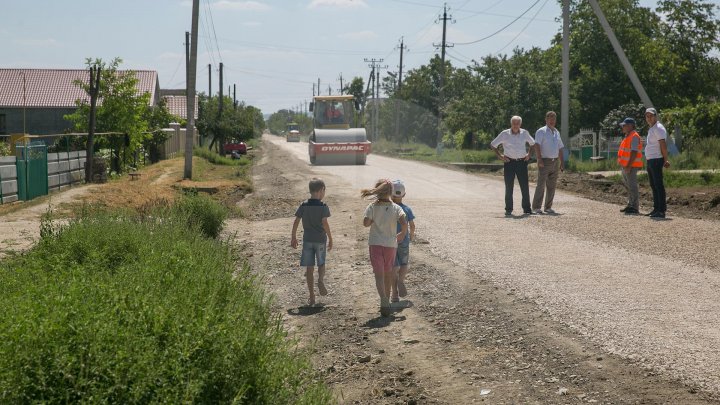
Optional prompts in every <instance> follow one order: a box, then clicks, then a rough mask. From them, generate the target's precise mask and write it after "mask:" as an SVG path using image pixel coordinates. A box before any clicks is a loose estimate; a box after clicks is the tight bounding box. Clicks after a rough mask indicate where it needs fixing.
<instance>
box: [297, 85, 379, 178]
mask: <svg viewBox="0 0 720 405" xmlns="http://www.w3.org/2000/svg"><path fill="white" fill-rule="evenodd" d="M357 110H358V108H357V105H356V104H355V102H354V100H353V96H352V95H342V96H315V97H314V98H313V102H312V103H310V111H312V112H313V131H312V134H310V139H309V141H308V142H309V145H308V152H309V154H310V163H312V164H316V165H331V164H336V165H364V164H365V161H366V160H367V155H368V154H369V153H370V142H369V141H368V140H367V134H366V133H365V128H359V127H358V125H357V122H358V119H359V118H358V117H357V114H356V112H357Z"/></svg>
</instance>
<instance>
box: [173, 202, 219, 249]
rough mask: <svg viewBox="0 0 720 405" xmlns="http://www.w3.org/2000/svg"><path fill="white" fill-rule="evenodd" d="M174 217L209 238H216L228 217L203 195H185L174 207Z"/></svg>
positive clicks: (215, 203) (217, 205)
mask: <svg viewBox="0 0 720 405" xmlns="http://www.w3.org/2000/svg"><path fill="white" fill-rule="evenodd" d="M174 210H175V217H177V218H181V219H182V220H183V221H184V222H185V223H186V224H187V225H188V226H189V227H190V228H191V229H195V230H198V231H200V232H202V234H203V235H205V236H207V237H209V238H217V237H218V235H220V231H222V229H223V224H224V222H225V219H226V218H227V216H228V211H227V209H226V208H225V207H224V206H223V205H222V204H220V203H219V202H217V201H215V200H213V199H212V198H211V197H209V196H207V195H205V194H198V193H186V194H185V195H183V197H182V198H180V200H179V201H178V202H177V204H176V205H175V207H174Z"/></svg>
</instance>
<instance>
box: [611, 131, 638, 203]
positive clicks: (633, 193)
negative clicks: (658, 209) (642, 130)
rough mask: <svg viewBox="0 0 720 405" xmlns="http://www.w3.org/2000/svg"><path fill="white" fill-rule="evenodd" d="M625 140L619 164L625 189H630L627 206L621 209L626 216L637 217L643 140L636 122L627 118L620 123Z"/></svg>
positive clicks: (619, 149) (618, 159) (619, 153)
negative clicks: (638, 178) (638, 177)
mask: <svg viewBox="0 0 720 405" xmlns="http://www.w3.org/2000/svg"><path fill="white" fill-rule="evenodd" d="M620 126H621V127H622V132H623V134H625V138H624V139H623V140H622V142H620V147H619V148H618V158H617V161H618V164H619V165H620V168H621V170H620V172H621V173H622V176H623V181H624V183H625V187H626V188H627V189H628V194H629V195H628V203H627V206H626V207H625V208H623V209H621V210H620V211H621V212H624V213H625V215H637V214H639V213H640V192H639V190H638V182H637V173H638V170H640V169H642V166H643V164H642V138H640V134H638V133H637V131H636V130H635V127H636V124H635V120H634V119H632V118H625V119H624V120H623V122H621V123H620Z"/></svg>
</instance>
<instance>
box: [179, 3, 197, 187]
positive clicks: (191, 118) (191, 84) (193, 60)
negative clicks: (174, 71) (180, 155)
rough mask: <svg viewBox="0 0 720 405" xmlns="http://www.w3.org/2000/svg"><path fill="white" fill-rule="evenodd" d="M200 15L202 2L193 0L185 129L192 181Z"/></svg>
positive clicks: (187, 173)
mask: <svg viewBox="0 0 720 405" xmlns="http://www.w3.org/2000/svg"><path fill="white" fill-rule="evenodd" d="M199 13H200V0H193V8H192V28H191V29H192V35H191V36H192V39H191V42H190V55H189V58H188V60H187V62H188V63H187V76H188V80H187V89H186V90H185V95H186V100H187V127H185V170H184V173H183V178H185V179H192V157H193V146H194V143H195V142H194V140H195V74H196V73H197V69H196V68H197V37H198V15H199Z"/></svg>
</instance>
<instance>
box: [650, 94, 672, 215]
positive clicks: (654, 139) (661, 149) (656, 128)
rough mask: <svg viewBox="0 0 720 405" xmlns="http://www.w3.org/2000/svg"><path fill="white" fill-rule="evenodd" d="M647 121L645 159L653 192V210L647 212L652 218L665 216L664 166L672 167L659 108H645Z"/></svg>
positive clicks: (665, 131)
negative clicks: (658, 115) (659, 117)
mask: <svg viewBox="0 0 720 405" xmlns="http://www.w3.org/2000/svg"><path fill="white" fill-rule="evenodd" d="M645 121H647V123H648V127H649V129H648V135H647V141H646V142H645V159H647V172H648V180H650V188H652V192H653V210H652V212H650V213H648V214H646V215H647V216H649V217H650V218H665V211H666V210H667V203H666V201H665V184H664V182H663V167H666V168H667V167H670V161H669V160H668V150H667V130H665V127H664V126H663V124H661V123H660V122H659V121H658V119H657V110H655V109H654V108H648V109H646V110H645Z"/></svg>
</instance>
